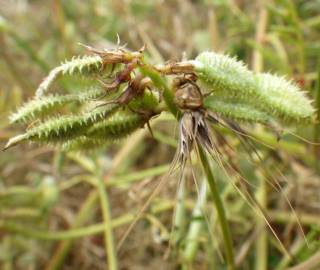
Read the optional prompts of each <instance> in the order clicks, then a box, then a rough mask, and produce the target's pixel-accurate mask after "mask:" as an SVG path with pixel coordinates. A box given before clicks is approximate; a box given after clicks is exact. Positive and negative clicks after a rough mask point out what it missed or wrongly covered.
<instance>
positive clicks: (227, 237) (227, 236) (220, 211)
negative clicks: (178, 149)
mask: <svg viewBox="0 0 320 270" xmlns="http://www.w3.org/2000/svg"><path fill="white" fill-rule="evenodd" d="M198 147H199V155H200V160H201V163H202V166H203V168H204V172H205V174H206V177H207V181H208V184H209V187H210V190H211V194H212V197H213V201H214V204H215V207H216V210H217V215H218V219H219V223H220V227H221V231H222V237H223V242H224V248H225V254H226V261H227V264H228V268H227V269H228V270H234V269H235V264H234V256H233V249H232V239H231V233H230V229H229V225H228V221H227V217H226V212H225V209H224V207H223V202H222V200H221V198H220V196H219V191H218V188H217V185H216V181H215V179H214V176H213V173H212V171H211V168H210V165H209V161H208V159H207V156H206V154H205V152H204V150H203V149H202V147H201V145H198Z"/></svg>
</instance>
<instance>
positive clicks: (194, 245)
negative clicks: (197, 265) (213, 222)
mask: <svg viewBox="0 0 320 270" xmlns="http://www.w3.org/2000/svg"><path fill="white" fill-rule="evenodd" d="M206 198H207V183H206V181H202V183H201V187H200V190H199V195H198V200H197V203H196V205H195V207H194V209H193V211H192V217H193V220H192V222H191V223H190V226H189V231H188V234H187V237H186V247H185V249H184V251H183V258H184V259H185V260H186V262H187V265H188V266H191V263H192V262H193V260H194V258H195V256H196V255H197V252H198V249H199V244H200V241H199V234H200V233H201V229H202V227H203V219H202V218H201V219H199V217H203V218H204V213H203V207H204V205H205V203H206ZM185 268H186V269H188V268H187V267H185Z"/></svg>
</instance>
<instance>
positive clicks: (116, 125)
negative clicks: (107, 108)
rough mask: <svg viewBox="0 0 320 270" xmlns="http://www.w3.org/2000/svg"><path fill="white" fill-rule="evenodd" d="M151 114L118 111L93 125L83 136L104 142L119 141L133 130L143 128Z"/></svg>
mask: <svg viewBox="0 0 320 270" xmlns="http://www.w3.org/2000/svg"><path fill="white" fill-rule="evenodd" d="M151 116H152V114H149V115H147V113H146V114H145V115H143V114H139V113H134V112H130V111H118V112H116V113H115V114H113V115H111V116H110V117H108V118H107V119H105V120H103V121H101V122H98V123H96V124H94V125H93V126H92V127H90V128H89V129H88V130H87V132H86V133H85V135H86V136H87V137H89V138H97V139H98V138H100V139H105V140H117V139H121V138H123V137H125V136H127V135H129V134H130V133H132V132H133V131H134V130H136V129H138V128H140V127H143V125H144V124H145V123H146V122H147V121H148V120H149V119H150V117H151Z"/></svg>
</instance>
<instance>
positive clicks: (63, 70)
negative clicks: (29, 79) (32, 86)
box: [36, 55, 104, 97]
mask: <svg viewBox="0 0 320 270" xmlns="http://www.w3.org/2000/svg"><path fill="white" fill-rule="evenodd" d="M103 68H104V64H103V60H102V58H101V57H100V56H99V55H94V56H83V57H73V58H72V60H71V61H66V62H64V63H63V64H61V65H60V66H58V67H56V68H54V69H53V70H51V72H50V73H49V75H48V76H47V77H46V78H45V79H44V80H43V82H42V83H41V84H40V85H39V87H38V89H37V90H36V96H37V97H41V96H43V95H44V94H45V93H46V92H47V91H48V90H49V88H50V87H51V85H52V84H53V83H54V82H55V81H56V80H57V79H58V77H59V76H60V75H65V74H69V75H90V74H92V73H99V72H101V71H102V70H103Z"/></svg>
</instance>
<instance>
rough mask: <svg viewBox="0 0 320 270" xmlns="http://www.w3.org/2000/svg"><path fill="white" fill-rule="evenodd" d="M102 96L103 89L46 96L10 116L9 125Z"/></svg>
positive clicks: (33, 100) (36, 99) (25, 105)
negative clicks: (70, 104)
mask: <svg viewBox="0 0 320 270" xmlns="http://www.w3.org/2000/svg"><path fill="white" fill-rule="evenodd" d="M103 94H104V90H103V89H98V88H93V89H90V90H88V91H86V92H82V93H79V94H71V95H64V96H59V95H48V96H43V97H39V98H34V99H32V100H30V101H28V102H26V103H25V104H24V105H23V106H22V107H20V108H19V109H18V111H17V112H15V113H13V114H12V115H11V116H10V122H11V123H18V122H24V123H26V122H27V121H32V120H35V119H38V118H39V117H42V116H45V115H46V114H48V113H50V112H52V111H54V110H56V109H59V108H61V107H63V106H65V105H66V104H69V103H72V102H80V103H84V102H87V101H90V100H92V99H94V98H98V97H99V96H101V95H103Z"/></svg>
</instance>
